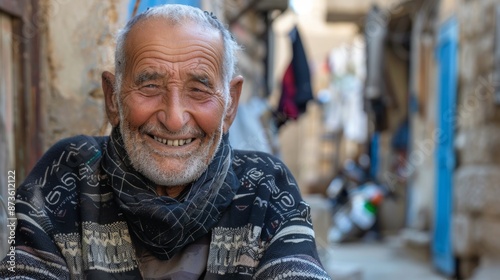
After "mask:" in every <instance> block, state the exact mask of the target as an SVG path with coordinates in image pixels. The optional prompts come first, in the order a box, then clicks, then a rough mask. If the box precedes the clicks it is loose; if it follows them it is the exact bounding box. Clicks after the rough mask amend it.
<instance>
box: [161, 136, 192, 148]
mask: <svg viewBox="0 0 500 280" xmlns="http://www.w3.org/2000/svg"><path fill="white" fill-rule="evenodd" d="M153 139H154V140H156V142H159V143H162V144H165V145H167V146H172V147H178V146H184V145H187V144H189V143H191V142H193V140H194V138H188V139H175V140H170V139H169V140H167V139H163V138H160V137H158V136H154V135H153Z"/></svg>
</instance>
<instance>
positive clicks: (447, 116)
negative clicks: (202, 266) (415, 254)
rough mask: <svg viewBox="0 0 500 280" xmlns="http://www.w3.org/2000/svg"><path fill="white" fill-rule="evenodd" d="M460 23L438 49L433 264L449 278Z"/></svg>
mask: <svg viewBox="0 0 500 280" xmlns="http://www.w3.org/2000/svg"><path fill="white" fill-rule="evenodd" d="M457 53H458V24H457V20H456V18H455V17H453V18H451V19H450V20H448V21H447V22H445V23H444V24H443V25H442V26H441V28H440V30H439V38H438V45H437V49H436V55H437V65H438V81H437V82H438V87H437V89H438V92H437V105H438V108H437V113H438V114H437V127H436V129H437V130H438V131H437V132H438V133H439V134H438V135H439V137H438V140H439V141H437V143H436V168H437V170H436V186H435V194H436V198H435V209H436V213H435V214H436V215H435V226H434V233H433V235H434V236H433V237H434V238H433V244H432V253H433V262H434V265H435V267H436V268H437V269H438V270H439V271H440V272H442V273H444V274H445V275H447V276H453V275H455V266H456V262H455V257H454V254H453V247H452V231H451V218H452V212H453V171H454V169H455V153H454V150H453V140H454V130H455V121H456V96H457V73H458V72H457V69H458V61H457Z"/></svg>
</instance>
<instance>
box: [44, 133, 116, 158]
mask: <svg viewBox="0 0 500 280" xmlns="http://www.w3.org/2000/svg"><path fill="white" fill-rule="evenodd" d="M108 138H109V136H89V135H76V136H71V137H67V138H63V139H61V140H59V141H57V142H56V143H55V144H54V145H52V146H51V147H50V148H49V149H48V150H47V152H46V153H45V154H51V153H57V152H63V151H67V150H70V149H74V147H81V146H82V145H84V146H85V145H89V146H93V147H95V148H97V149H102V147H103V146H104V144H105V143H106V142H107V140H108ZM77 149H78V148H77Z"/></svg>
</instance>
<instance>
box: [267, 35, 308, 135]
mask: <svg viewBox="0 0 500 280" xmlns="http://www.w3.org/2000/svg"><path fill="white" fill-rule="evenodd" d="M289 37H290V40H291V42H292V61H291V62H290V64H289V65H288V67H287V69H286V71H285V74H284V76H283V80H282V87H281V97H280V102H279V106H278V110H277V112H276V116H275V117H276V122H277V126H278V127H280V126H282V125H283V124H285V123H286V122H287V121H288V120H290V119H293V120H296V119H297V118H298V117H299V116H300V115H301V114H303V113H304V112H305V111H306V108H307V102H309V101H310V100H312V99H313V94H312V88H311V73H310V70H309V64H308V62H307V57H306V53H305V50H304V46H303V45H302V40H301V39H300V35H299V30H298V29H297V27H296V26H295V27H294V28H293V29H292V30H291V31H290V33H289Z"/></svg>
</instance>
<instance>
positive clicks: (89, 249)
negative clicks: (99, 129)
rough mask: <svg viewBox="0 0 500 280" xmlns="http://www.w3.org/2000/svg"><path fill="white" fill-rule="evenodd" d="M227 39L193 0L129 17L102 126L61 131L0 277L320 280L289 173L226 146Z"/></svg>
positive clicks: (230, 110) (234, 98)
mask: <svg viewBox="0 0 500 280" xmlns="http://www.w3.org/2000/svg"><path fill="white" fill-rule="evenodd" d="M237 49H238V45H237V44H236V43H235V42H234V40H233V39H232V36H231V35H230V33H229V32H228V30H227V29H225V28H224V27H223V25H222V24H221V23H220V22H219V21H218V20H217V19H216V18H215V16H213V15H211V14H209V13H206V12H202V11H201V10H199V9H197V8H193V7H189V6H182V5H165V6H161V7H156V8H152V9H149V10H148V11H146V12H145V13H143V14H140V15H138V16H137V17H135V18H133V19H132V20H131V21H130V22H129V23H128V24H127V25H126V27H125V28H124V30H123V31H121V33H120V34H119V35H118V40H117V48H116V65H115V66H116V69H115V71H116V73H115V75H113V74H111V73H109V72H105V73H103V75H102V81H103V83H102V84H103V90H104V94H105V101H106V112H107V115H108V118H109V121H110V123H111V125H112V127H113V129H112V132H111V135H110V136H109V137H90V136H78V137H74V138H69V139H65V140H62V141H60V142H58V143H57V144H56V145H54V146H53V147H52V148H51V149H50V150H49V151H48V152H47V153H46V154H45V155H44V156H43V157H42V159H41V160H40V161H39V162H38V163H37V165H36V166H35V168H34V169H33V171H32V172H31V173H30V175H29V176H28V177H27V179H26V181H25V182H24V183H23V184H22V185H21V186H20V187H19V189H18V192H17V203H16V212H17V219H18V220H17V221H18V225H17V230H16V236H15V238H16V239H15V265H14V266H12V265H11V264H12V263H9V262H8V260H9V258H6V259H4V261H3V262H2V263H1V265H0V277H1V278H9V277H14V276H25V277H27V278H32V279H68V278H71V279H81V278H85V279H141V278H143V279H251V278H255V279H275V278H276V279H277V278H279V279H329V277H328V275H327V274H326V273H325V271H324V270H323V268H322V266H321V264H320V262H319V260H318V255H317V252H316V247H315V240H314V232H313V229H312V224H311V220H310V212H309V206H308V205H307V204H306V203H304V201H303V200H302V199H301V197H300V194H299V190H298V188H297V185H296V183H295V181H294V179H293V177H292V175H291V174H290V172H289V171H288V170H287V168H286V167H285V166H284V165H283V163H281V162H280V161H279V160H277V159H276V158H273V157H272V156H270V155H267V154H263V153H258V152H248V151H233V150H232V149H231V146H230V145H229V143H228V134H227V133H228V130H229V127H230V125H231V123H232V122H233V119H234V117H235V114H236V109H237V106H238V100H239V96H240V92H241V88H242V83H243V78H242V77H241V76H234V68H235V51H237Z"/></svg>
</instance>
